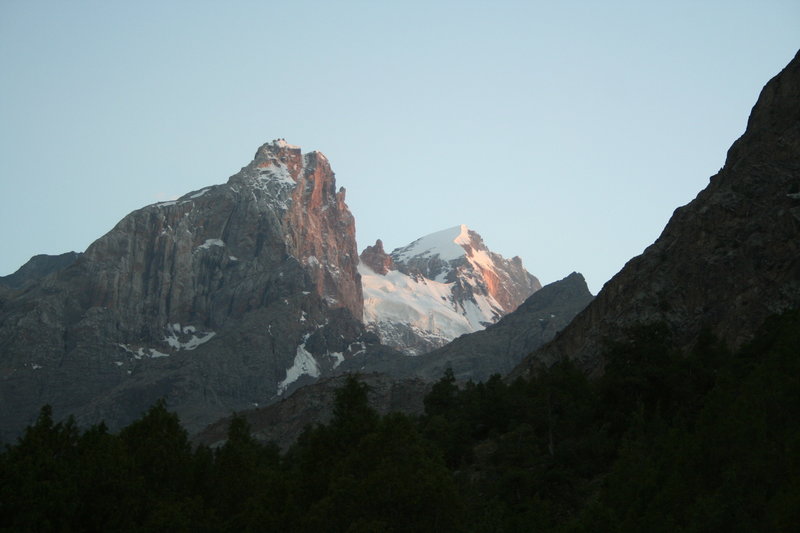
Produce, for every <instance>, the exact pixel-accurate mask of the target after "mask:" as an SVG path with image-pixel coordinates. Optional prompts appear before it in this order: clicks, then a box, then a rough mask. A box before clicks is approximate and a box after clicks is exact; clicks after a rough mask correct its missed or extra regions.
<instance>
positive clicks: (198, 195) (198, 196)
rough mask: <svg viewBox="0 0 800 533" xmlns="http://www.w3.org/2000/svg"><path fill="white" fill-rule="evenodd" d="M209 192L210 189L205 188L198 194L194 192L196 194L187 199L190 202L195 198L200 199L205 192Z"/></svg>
mask: <svg viewBox="0 0 800 533" xmlns="http://www.w3.org/2000/svg"><path fill="white" fill-rule="evenodd" d="M210 190H211V187H206V188H205V189H203V190H202V191H200V192H196V193H194V194H193V195H191V196H190V197H189V199H190V200H194V199H195V198H200V197H201V196H203V195H204V194H205V193H207V192H208V191H210Z"/></svg>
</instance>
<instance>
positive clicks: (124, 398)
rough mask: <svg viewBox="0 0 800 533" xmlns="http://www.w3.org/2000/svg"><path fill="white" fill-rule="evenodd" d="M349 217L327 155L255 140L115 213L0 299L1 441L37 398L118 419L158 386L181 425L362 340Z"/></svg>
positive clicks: (300, 374) (209, 416) (298, 377)
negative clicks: (163, 196)
mask: <svg viewBox="0 0 800 533" xmlns="http://www.w3.org/2000/svg"><path fill="white" fill-rule="evenodd" d="M357 263H358V255H357V250H356V243H355V223H354V219H353V216H352V214H351V213H350V211H349V209H348V208H347V205H346V203H345V193H344V190H343V189H340V190H338V191H337V190H336V181H335V176H334V174H333V172H332V170H331V168H330V165H329V164H328V161H327V159H326V158H325V156H324V155H322V154H321V153H319V152H312V153H308V154H303V153H302V152H301V150H300V148H298V147H295V146H291V145H289V144H287V143H286V142H285V141H283V140H278V141H273V142H272V143H268V144H265V145H263V146H261V147H260V148H259V149H258V151H257V153H256V156H255V158H254V160H253V161H252V162H251V163H250V164H248V165H247V166H246V167H244V168H242V170H241V171H240V172H238V173H237V174H235V175H234V176H232V177H231V178H230V179H229V180H228V182H227V183H226V184H223V185H214V186H210V187H206V188H203V189H201V190H199V191H195V192H192V193H189V194H186V195H184V196H182V197H181V198H179V199H177V200H175V201H169V202H160V203H157V204H153V205H150V206H147V207H144V208H142V209H139V210H137V211H134V212H133V213H131V214H129V215H128V216H126V217H125V218H123V219H122V220H121V221H120V222H119V223H118V224H117V225H116V226H115V227H114V228H113V229H112V230H111V231H110V232H108V233H107V234H106V235H104V236H103V237H101V238H100V239H98V240H97V241H95V242H94V243H93V244H92V245H91V246H89V248H88V249H87V250H86V252H85V253H84V254H83V255H81V256H79V257H77V258H76V259H75V260H74V261H73V262H72V263H71V264H69V265H68V266H66V267H64V268H62V269H61V270H59V271H57V272H55V273H53V274H51V275H49V276H46V277H43V278H41V279H39V280H36V281H35V282H33V283H29V284H28V285H26V286H25V287H24V288H23V289H20V290H16V291H14V290H4V294H3V298H2V307H0V428H2V430H3V433H2V434H0V439H8V438H9V437H13V435H14V434H15V432H16V431H18V430H19V429H20V428H21V427H22V426H23V425H24V424H26V423H28V422H30V421H31V420H32V419H33V417H35V415H36V413H37V411H38V409H39V407H40V406H41V405H43V404H45V403H50V404H52V405H53V406H54V408H55V411H56V414H61V415H64V414H69V413H71V414H76V415H77V416H78V418H79V420H80V421H82V422H87V423H89V422H95V421H98V420H100V419H105V420H106V421H107V422H109V423H110V425H111V426H112V427H118V426H119V425H121V424H126V423H128V422H129V421H130V420H132V419H133V418H135V417H136V416H138V415H139V414H140V412H141V411H142V410H143V409H145V408H147V407H148V406H149V405H150V404H151V403H152V402H154V401H155V400H156V399H158V398H159V397H162V396H164V397H166V398H167V401H168V403H169V405H170V407H171V408H173V409H176V410H177V411H178V413H179V414H180V415H181V417H182V419H183V420H184V421H185V422H186V423H187V425H188V426H189V427H190V428H193V427H194V428H197V427H200V426H202V425H205V424H206V423H208V422H210V421H211V420H214V419H216V418H218V417H219V416H223V415H226V414H228V413H229V412H230V411H231V410H237V409H243V408H246V407H252V406H253V405H254V404H259V403H265V402H269V401H271V399H274V398H275V397H276V394H278V393H282V392H286V391H287V390H289V389H290V388H291V387H293V386H296V385H297V384H300V383H302V382H303V381H304V380H305V379H308V377H316V376H318V375H320V374H321V373H323V372H325V371H328V370H330V369H332V368H333V367H335V366H336V365H338V364H339V363H340V362H341V361H343V360H344V359H345V358H347V357H349V356H350V355H351V354H352V353H353V352H354V351H357V350H361V351H363V350H364V349H365V344H364V343H363V341H362V339H361V334H362V331H363V330H362V327H361V324H360V320H361V317H362V313H363V296H362V292H361V281H360V277H359V274H358V271H357Z"/></svg>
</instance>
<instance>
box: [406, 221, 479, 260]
mask: <svg viewBox="0 0 800 533" xmlns="http://www.w3.org/2000/svg"><path fill="white" fill-rule="evenodd" d="M470 233H474V234H475V235H477V233H475V232H473V231H472V230H470V229H469V228H468V227H467V226H466V225H465V224H460V225H458V226H453V227H452V228H447V229H444V230H441V231H437V232H435V233H431V234H429V235H426V236H424V237H421V238H419V239H417V240H415V241H414V242H412V243H411V244H409V245H407V246H404V247H403V248H398V249H397V250H395V251H393V252H392V256H393V257H394V259H395V261H408V260H409V259H412V258H417V257H434V256H438V257H439V259H440V260H442V261H452V260H454V259H458V258H459V257H464V256H465V255H467V251H466V249H465V248H464V245H465V244H469V243H470V240H471V239H470ZM479 237H480V236H479Z"/></svg>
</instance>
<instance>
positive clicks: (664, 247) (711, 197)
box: [514, 53, 800, 375]
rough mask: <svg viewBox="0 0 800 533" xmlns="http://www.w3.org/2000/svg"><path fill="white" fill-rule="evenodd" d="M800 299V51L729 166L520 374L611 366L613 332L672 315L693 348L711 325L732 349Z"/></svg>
mask: <svg viewBox="0 0 800 533" xmlns="http://www.w3.org/2000/svg"><path fill="white" fill-rule="evenodd" d="M798 305H800V53H798V55H796V56H795V58H794V59H793V60H792V61H791V62H790V63H789V65H788V66H787V67H786V68H785V69H784V70H783V71H781V72H780V73H779V74H778V75H777V76H775V77H774V78H773V79H772V80H770V81H769V83H767V85H766V86H765V87H764V89H763V90H762V91H761V95H760V96H759V98H758V101H757V102H756V104H755V106H754V107H753V110H752V112H751V114H750V118H749V120H748V122H747V128H746V130H745V133H744V134H743V135H742V136H741V137H740V138H739V139H738V140H737V141H736V142H735V143H734V144H733V146H731V148H730V150H728V155H727V159H726V161H725V165H724V167H723V168H722V169H721V170H720V171H719V173H718V174H716V175H715V176H713V177H712V178H711V181H710V183H709V185H708V186H707V187H706V188H705V189H704V190H703V191H702V192H700V194H698V195H697V198H695V199H694V200H693V201H692V202H690V203H689V204H688V205H686V206H684V207H681V208H679V209H677V210H676V211H675V213H674V215H673V216H672V218H671V220H670V221H669V223H668V224H667V226H666V228H665V229H664V231H663V233H662V234H661V236H660V237H659V238H658V240H657V241H656V242H655V243H654V244H653V245H651V246H650V247H648V248H647V249H646V250H645V251H644V253H643V254H642V255H640V256H638V257H635V258H633V259H631V260H630V261H629V262H628V263H627V264H626V265H625V267H623V269H622V270H621V271H620V272H619V273H618V274H617V275H616V276H614V277H613V278H612V279H611V280H610V281H609V282H608V283H606V284H605V286H604V287H603V289H602V290H601V291H600V293H599V294H598V295H597V297H596V298H595V300H594V301H593V302H592V303H591V304H590V305H589V306H588V307H587V308H586V309H585V310H584V311H583V312H582V313H580V314H579V315H578V316H577V317H576V318H575V320H574V321H573V322H572V323H571V324H570V325H569V326H568V327H567V328H566V329H565V330H564V331H563V332H562V333H561V334H560V335H558V336H557V337H556V338H555V340H553V341H552V342H551V343H549V344H548V345H546V346H544V347H542V348H541V349H540V350H538V351H537V352H536V353H535V354H533V355H532V356H531V357H530V358H528V359H527V360H526V361H525V362H524V363H523V364H522V365H520V367H518V368H517V369H516V371H515V373H514V375H525V374H528V373H529V372H530V371H531V370H532V369H533V368H536V367H537V366H538V365H541V364H550V363H552V362H553V361H556V360H558V359H560V358H570V359H573V360H574V361H576V362H577V363H578V364H579V365H580V366H581V367H582V368H583V369H584V370H586V371H587V372H591V373H594V374H600V373H602V372H603V363H604V361H603V357H602V352H603V344H604V342H605V341H608V340H611V341H618V342H624V341H625V340H626V338H627V336H628V332H629V331H631V328H633V327H634V326H636V325H639V324H652V323H662V324H666V326H667V327H668V329H669V331H670V332H671V334H672V337H673V338H672V343H673V344H674V345H675V346H677V347H679V348H683V349H689V348H691V347H692V346H693V345H694V343H695V342H696V341H697V339H698V336H699V334H700V332H701V331H703V330H706V331H708V332H710V333H711V334H713V335H714V336H715V337H716V338H718V339H720V340H721V341H723V342H724V343H726V344H727V345H728V346H729V347H731V348H736V347H739V346H741V345H742V344H743V343H745V342H747V341H748V340H749V339H751V338H752V337H753V335H754V334H755V332H756V330H757V329H758V328H759V327H760V326H761V325H762V324H763V323H764V321H765V319H766V318H767V317H768V316H770V315H773V314H776V313H780V312H783V311H786V310H789V309H792V308H796V307H797V306H798Z"/></svg>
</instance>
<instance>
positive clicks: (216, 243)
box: [195, 239, 225, 250]
mask: <svg viewBox="0 0 800 533" xmlns="http://www.w3.org/2000/svg"><path fill="white" fill-rule="evenodd" d="M212 246H221V247H222V248H224V247H225V242H223V241H222V239H206V242H204V243H203V244H201V245H200V246H198V247H197V248H195V250H200V249H204V250H208V249H209V248H211V247H212Z"/></svg>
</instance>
